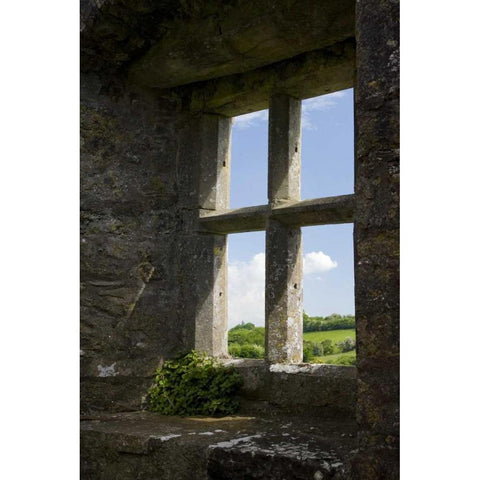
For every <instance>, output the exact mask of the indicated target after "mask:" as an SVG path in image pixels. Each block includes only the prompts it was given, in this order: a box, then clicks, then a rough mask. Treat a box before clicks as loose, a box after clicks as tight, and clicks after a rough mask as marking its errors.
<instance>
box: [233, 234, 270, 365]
mask: <svg viewBox="0 0 480 480" xmlns="http://www.w3.org/2000/svg"><path fill="white" fill-rule="evenodd" d="M228 328H229V332H228V352H229V354H230V355H231V356H233V357H237V358H264V357H265V232H248V233H239V234H231V235H229V236H228Z"/></svg>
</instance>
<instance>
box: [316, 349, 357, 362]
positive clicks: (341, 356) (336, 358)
mask: <svg viewBox="0 0 480 480" xmlns="http://www.w3.org/2000/svg"><path fill="white" fill-rule="evenodd" d="M356 358H357V355H356V352H355V350H352V351H350V352H345V353H334V354H333V355H325V356H324V357H313V360H312V362H311V363H326V364H330V365H345V364H348V365H350V361H352V360H353V359H356ZM345 360H346V361H345Z"/></svg>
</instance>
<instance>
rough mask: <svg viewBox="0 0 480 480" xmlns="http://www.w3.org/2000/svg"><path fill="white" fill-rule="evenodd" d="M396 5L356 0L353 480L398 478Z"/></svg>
mask: <svg viewBox="0 0 480 480" xmlns="http://www.w3.org/2000/svg"><path fill="white" fill-rule="evenodd" d="M398 21H399V5H398V1H396V0H382V1H380V0H363V1H361V2H359V3H357V11H356V36H357V88H356V91H355V122H356V147H355V148H356V174H355V196H356V221H355V298H356V302H355V304H356V305H355V314H356V323H357V366H358V412H357V417H358V418H357V420H358V424H359V446H360V451H359V454H358V456H357V457H356V458H355V460H354V464H353V466H354V469H353V473H354V478H358V479H362V480H368V479H375V480H378V479H384V478H385V479H388V480H394V479H397V478H398V477H399V465H398V435H399V426H398V425H399V101H398V97H399V30H398Z"/></svg>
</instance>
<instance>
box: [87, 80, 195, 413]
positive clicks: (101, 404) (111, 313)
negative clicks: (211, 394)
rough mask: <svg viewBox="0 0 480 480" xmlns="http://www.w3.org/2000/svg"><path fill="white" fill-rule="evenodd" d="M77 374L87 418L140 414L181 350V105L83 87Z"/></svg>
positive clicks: (94, 82) (90, 85)
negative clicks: (94, 412)
mask: <svg viewBox="0 0 480 480" xmlns="http://www.w3.org/2000/svg"><path fill="white" fill-rule="evenodd" d="M82 86H83V90H82V104H81V122H82V131H81V135H82V136H81V146H82V151H81V155H82V162H81V192H82V193H81V289H82V292H81V374H82V404H83V407H84V408H90V409H94V408H113V409H117V410H119V409H124V408H132V407H133V406H136V407H138V406H139V405H140V403H141V397H142V395H143V394H144V393H145V387H146V384H148V383H149V377H150V378H151V375H152V374H153V371H154V369H155V368H156V367H158V366H159V365H160V364H161V362H162V361H163V359H164V358H166V357H169V356H171V355H172V354H174V353H175V352H176V351H178V350H181V349H183V348H185V346H186V345H185V337H184V335H183V325H182V322H183V319H182V317H181V316H180V315H178V314H177V308H176V306H177V290H176V287H175V284H172V282H171V279H172V278H175V276H176V269H177V264H176V262H175V261H174V257H175V255H174V251H175V244H176V230H177V228H178V226H177V225H178V216H177V214H176V209H175V204H176V199H177V178H176V149H177V146H176V140H175V136H174V128H175V127H174V126H175V123H176V118H177V114H176V107H175V105H173V104H171V103H169V102H167V101H162V100H161V99H158V98H155V97H152V96H147V95H140V94H134V93H132V92H124V93H123V95H122V96H120V97H117V98H112V97H111V96H107V95H103V94H102V93H101V92H100V85H99V82H98V78H96V77H95V76H89V77H84V78H83V79H82Z"/></svg>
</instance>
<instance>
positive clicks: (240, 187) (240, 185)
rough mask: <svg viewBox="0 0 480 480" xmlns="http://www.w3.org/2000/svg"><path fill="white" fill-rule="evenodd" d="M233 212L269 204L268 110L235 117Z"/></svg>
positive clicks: (231, 180)
mask: <svg viewBox="0 0 480 480" xmlns="http://www.w3.org/2000/svg"><path fill="white" fill-rule="evenodd" d="M231 152H232V164H231V172H230V208H241V207H247V206H251V205H263V204H266V203H267V158H268V110H260V111H258V112H253V113H247V114H246V115H239V116H237V117H234V119H233V126H232V144H231Z"/></svg>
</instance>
